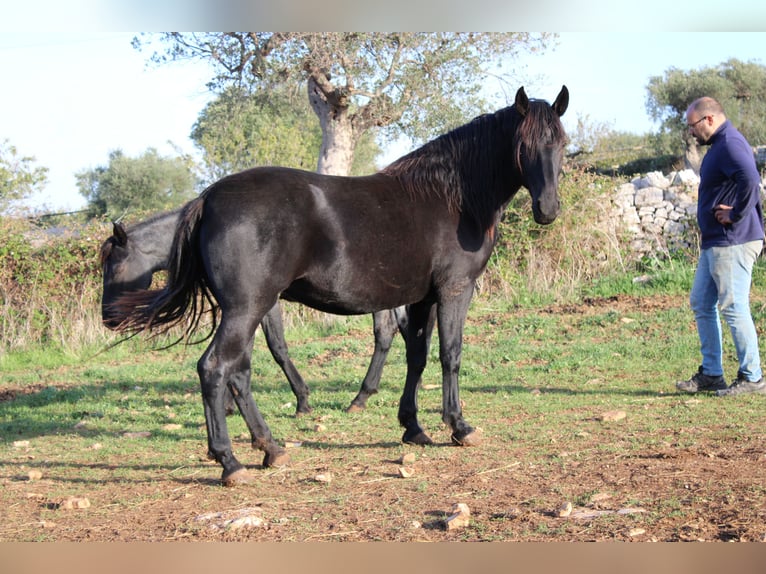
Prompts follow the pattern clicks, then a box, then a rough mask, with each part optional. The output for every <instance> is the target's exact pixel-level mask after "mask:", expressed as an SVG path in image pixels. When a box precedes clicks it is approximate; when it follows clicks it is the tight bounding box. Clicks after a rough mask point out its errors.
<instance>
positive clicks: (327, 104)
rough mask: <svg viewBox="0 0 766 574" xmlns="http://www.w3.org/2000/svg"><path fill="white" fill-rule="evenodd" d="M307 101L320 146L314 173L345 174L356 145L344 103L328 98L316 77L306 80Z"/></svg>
mask: <svg viewBox="0 0 766 574" xmlns="http://www.w3.org/2000/svg"><path fill="white" fill-rule="evenodd" d="M308 92H309V102H310V103H311V108H312V109H313V110H314V113H315V114H316V115H317V117H318V118H319V125H320V127H321V128H322V145H321V147H320V148H319V160H318V162H317V172H318V173H323V174H328V175H348V174H349V173H351V165H352V163H353V161H354V147H355V144H356V141H355V135H354V127H353V125H352V123H351V118H350V117H349V110H348V105H343V104H342V103H341V102H333V101H329V100H328V97H327V96H326V95H325V93H323V92H322V90H321V89H320V87H319V85H318V84H317V82H316V80H315V79H314V78H313V77H309V80H308Z"/></svg>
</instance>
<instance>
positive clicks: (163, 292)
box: [114, 196, 217, 335]
mask: <svg viewBox="0 0 766 574" xmlns="http://www.w3.org/2000/svg"><path fill="white" fill-rule="evenodd" d="M203 207H204V196H200V197H197V198H195V199H193V200H192V201H190V202H189V203H187V204H186V205H185V206H184V208H183V209H182V210H181V215H180V217H179V219H178V224H177V226H176V231H175V236H174V238H173V244H172V247H171V250H170V258H169V259H168V276H167V284H166V285H165V287H164V288H162V289H144V290H138V291H133V292H130V293H126V294H124V295H122V296H121V297H119V298H118V299H117V300H116V301H115V303H114V306H115V309H116V311H117V313H118V316H121V317H124V320H123V321H122V323H121V324H120V325H119V327H118V328H117V330H119V331H123V332H138V331H149V330H154V331H158V332H166V331H168V330H170V329H171V328H173V327H175V326H177V325H179V324H180V323H182V322H184V321H185V320H186V319H187V318H188V323H187V326H186V329H185V332H186V334H187V335H190V334H191V333H192V332H193V331H195V330H196V329H197V327H198V326H199V323H200V319H201V318H202V316H203V315H204V314H205V312H206V311H211V312H212V315H213V327H212V329H211V333H212V330H214V329H215V317H216V309H217V305H216V304H215V301H214V299H213V297H212V295H211V293H210V290H209V289H208V286H207V282H206V280H205V277H206V274H205V270H204V268H203V265H202V260H201V258H200V253H199V244H198V235H199V224H200V220H201V219H202V212H203Z"/></svg>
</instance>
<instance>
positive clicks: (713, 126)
mask: <svg viewBox="0 0 766 574" xmlns="http://www.w3.org/2000/svg"><path fill="white" fill-rule="evenodd" d="M725 121H726V114H725V113H724V111H723V106H722V105H721V104H719V103H718V102H717V101H716V100H714V99H713V98H710V97H707V96H705V97H702V98H697V99H696V100H694V101H693V102H692V103H691V104H689V108H688V109H687V110H686V125H687V126H689V132H690V133H691V134H692V135H693V136H694V139H696V140H697V143H699V144H701V145H704V144H706V143H708V142H709V141H710V138H711V137H712V136H713V134H714V133H715V132H716V131H718V128H720V127H721V125H722V124H723V123H724V122H725Z"/></svg>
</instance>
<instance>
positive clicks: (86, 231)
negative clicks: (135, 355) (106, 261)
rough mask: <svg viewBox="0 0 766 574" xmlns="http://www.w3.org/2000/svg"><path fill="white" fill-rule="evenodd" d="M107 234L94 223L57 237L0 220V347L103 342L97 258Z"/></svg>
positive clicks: (16, 221)
mask: <svg viewBox="0 0 766 574" xmlns="http://www.w3.org/2000/svg"><path fill="white" fill-rule="evenodd" d="M110 232H111V231H110V227H109V226H107V225H106V224H105V223H102V222H97V221H94V222H91V223H88V224H87V225H84V226H80V227H78V228H77V229H75V230H71V231H68V232H67V233H66V234H63V235H58V236H57V235H56V234H55V232H54V230H44V229H40V228H38V227H35V226H34V225H32V224H31V223H30V222H28V221H27V220H24V219H15V218H7V217H4V218H0V322H1V324H2V340H0V349H2V351H4V352H8V351H12V350H20V349H25V348H29V347H38V346H45V347H49V348H50V347H54V348H57V349H61V350H65V351H67V350H75V349H80V348H82V347H83V346H85V345H89V344H92V343H94V342H97V341H103V340H104V335H105V334H104V333H103V327H102V326H101V315H100V308H99V302H100V269H99V259H98V258H99V249H100V246H101V243H102V241H103V240H104V239H105V238H106V237H108V235H109V234H110Z"/></svg>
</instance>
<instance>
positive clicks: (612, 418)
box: [601, 411, 628, 422]
mask: <svg viewBox="0 0 766 574" xmlns="http://www.w3.org/2000/svg"><path fill="white" fill-rule="evenodd" d="M626 416H628V414H627V413H626V412H625V411H607V412H605V413H603V414H602V415H601V420H602V421H604V422H616V421H621V420H622V419H624V418H625V417H626Z"/></svg>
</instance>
